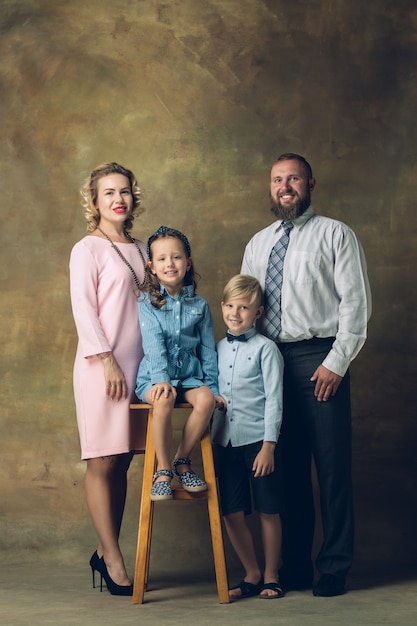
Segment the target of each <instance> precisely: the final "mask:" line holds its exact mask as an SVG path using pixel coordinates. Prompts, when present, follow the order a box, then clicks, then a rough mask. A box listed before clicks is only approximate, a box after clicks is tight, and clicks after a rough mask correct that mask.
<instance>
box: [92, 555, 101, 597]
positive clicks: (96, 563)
mask: <svg viewBox="0 0 417 626" xmlns="http://www.w3.org/2000/svg"><path fill="white" fill-rule="evenodd" d="M102 564H103V557H102V556H99V555H98V554H97V550H96V551H95V552H94V553H93V555H92V557H91V559H90V567H91V574H92V576H93V589H95V588H96V572H98V573H99V574H100V579H101V576H102V573H101V570H102V567H103V565H102Z"/></svg>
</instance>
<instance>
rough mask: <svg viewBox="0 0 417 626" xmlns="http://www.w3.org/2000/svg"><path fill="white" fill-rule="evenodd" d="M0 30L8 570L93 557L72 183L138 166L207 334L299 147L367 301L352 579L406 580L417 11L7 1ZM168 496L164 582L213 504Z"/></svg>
mask: <svg viewBox="0 0 417 626" xmlns="http://www.w3.org/2000/svg"><path fill="white" fill-rule="evenodd" d="M0 29H1V37H0V89H1V98H0V120H1V122H0V132H1V142H0V168H1V170H0V171H1V186H2V193H1V196H2V209H1V215H2V220H1V231H0V232H1V248H0V254H1V258H2V262H1V268H0V279H1V309H0V310H1V330H0V332H1V352H2V359H1V415H0V419H1V456H0V479H1V494H0V525H1V532H0V546H1V549H2V551H3V553H4V554H3V555H2V559H3V562H5V560H7V561H9V562H11V561H14V560H19V561H20V562H21V561H22V560H33V559H38V558H40V557H42V558H50V559H52V558H56V559H64V558H70V559H74V560H79V561H80V564H83V565H84V561H85V564H86V558H87V556H89V554H90V552H91V551H92V549H93V545H94V533H93V531H92V528H91V524H90V521H89V518H88V516H87V513H86V506H85V502H84V492H83V484H82V483H83V474H84V464H83V463H81V462H80V461H79V446H78V435H77V431H76V423H75V414H74V405H73V399H72V363H73V357H74V353H75V347H76V334H75V329H74V325H73V320H72V316H71V311H70V303H69V297H68V257H69V252H70V249H71V247H72V245H73V244H74V242H75V241H77V240H78V239H79V238H80V237H82V236H83V234H84V228H85V227H84V221H83V217H82V212H81V208H80V204H79V195H78V189H79V186H80V183H81V180H82V179H83V178H84V177H85V176H86V175H87V174H88V173H89V171H90V170H91V169H92V168H93V167H94V166H96V165H97V164H99V163H101V162H103V161H108V160H116V161H120V162H121V163H123V164H124V165H126V166H127V167H129V168H131V169H133V170H134V171H135V172H136V173H137V175H138V177H139V180H140V184H141V186H142V188H143V190H144V193H145V205H146V209H147V210H146V213H145V214H144V215H143V216H142V217H141V219H140V221H138V222H137V223H136V225H135V231H134V232H135V235H136V236H139V237H142V238H144V239H146V238H147V236H148V235H149V234H150V233H151V232H153V230H154V229H155V228H157V227H158V226H159V225H160V224H162V223H165V224H170V225H173V226H175V227H177V228H180V229H183V230H185V232H186V233H187V234H188V235H189V237H190V239H191V242H192V246H193V252H194V259H195V262H196V266H197V269H198V271H199V273H200V274H201V276H202V279H201V283H200V292H201V294H202V295H204V296H205V297H206V298H207V299H208V300H209V302H210V304H211V306H212V309H213V312H214V314H215V320H216V334H217V337H220V336H221V335H222V333H223V332H224V328H223V323H222V321H221V318H220V314H219V307H218V303H219V300H220V296H221V290H222V287H223V285H224V283H225V281H226V280H227V279H228V278H229V277H230V276H231V275H232V274H234V273H236V272H237V271H238V270H239V267H240V261H241V257H242V253H243V248H244V245H245V244H246V242H247V241H248V239H249V238H250V237H251V235H252V234H253V233H254V232H256V231H257V230H259V229H260V228H261V227H263V226H265V225H266V224H268V223H269V222H270V221H271V216H270V213H269V209H268V206H269V203H268V176H269V167H270V164H271V162H272V159H273V158H274V157H275V156H276V155H277V154H279V153H281V152H284V151H295V152H301V153H303V154H305V155H306V157H307V158H308V159H309V160H310V161H311V163H312V165H313V169H314V173H315V175H316V178H317V180H318V186H317V189H316V191H315V193H314V206H315V208H316V210H317V211H318V212H322V213H324V214H326V215H330V216H333V217H335V218H338V219H341V220H343V221H345V222H347V223H348V224H349V225H350V226H352V227H353V228H354V230H355V231H356V232H357V234H358V236H359V237H360V239H361V241H362V243H363V245H364V248H365V251H366V254H367V259H368V264H369V275H370V279H371V283H372V288H373V295H374V314H373V317H372V320H371V324H370V328H369V340H368V342H367V344H366V346H365V348H364V349H363V351H362V352H361V354H360V355H359V357H358V358H357V360H356V361H355V363H354V365H353V367H352V377H353V390H354V391H353V413H354V481H355V498H356V517H357V556H356V561H355V566H354V570H353V572H352V573H355V572H356V573H357V574H358V575H359V576H362V575H365V574H366V576H369V578H370V580H371V579H372V576H375V574H376V573H377V572H384V573H385V574H386V575H387V576H392V575H393V572H394V571H395V570H398V569H399V568H402V571H406V569H407V567H408V566H412V565H413V564H415V562H417V554H416V553H417V540H416V533H415V528H416V522H417V519H416V506H415V503H416V495H415V494H416V488H417V477H416V444H417V427H416V414H417V411H416V402H415V392H416V382H415V381H416V374H417V371H416V370H417V368H416V356H415V355H416V321H417V316H416V308H417V298H416V275H415V266H416V260H417V259H416V256H417V253H416V238H417V237H416V235H417V218H416V200H415V198H416V194H417V188H416V187H417V185H416V179H417V157H416V140H417V137H416V119H417V116H416V101H417V100H416V96H417V72H416V67H417V66H416V61H417V34H416V33H417V8H416V4H415V2H414V1H413V0H397V1H396V2H392V1H389V0H367V2H362V1H361V0H350V1H347V0H346V1H343V0H305V1H303V0H292V1H291V2H288V1H286V0H263V1H261V0H259V1H257V0H205V1H199V0H174V1H171V2H170V1H164V2H163V1H160V2H158V1H156V0H154V1H153V0H142V1H141V0H2V1H1V3H0ZM141 464H142V459H140V458H139V459H136V461H135V464H134V467H133V468H132V472H131V483H130V485H131V489H130V495H129V502H128V510H127V517H126V525H125V528H124V532H123V544H124V550H125V553H126V557H127V561H128V564H129V566H131V563H132V560H133V558H134V550H135V542H136V534H135V533H136V523H137V515H138V494H139V489H140V478H141V467H142V465H141ZM170 506H171V505H168V509H165V511H166V517H169V516H170V517H171V522H170V524H169V533H166V528H167V527H166V525H164V523H163V520H159V519H156V527H157V528H156V539H155V541H154V552H153V554H154V555H155V562H156V564H157V566H158V567H160V568H162V569H163V568H164V567H166V568H167V569H171V570H172V564H171V557H172V556H173V551H174V541H175V550H176V551H177V552H176V557H178V553H179V552H181V550H178V546H181V545H182V542H184V545H186V546H188V547H189V548H190V550H191V554H190V556H188V557H187V559H188V560H187V567H189V568H190V569H193V567H194V569H195V570H196V571H198V568H199V567H201V568H203V569H204V567H206V566H207V567H211V556H210V550H209V547H208V543H207V538H206V535H207V522H206V519H205V514H204V511H203V510H201V511H194V510H189V509H187V508H185V509H184V508H182V507H181V509H180V510H178V505H173V506H172V508H170V509H169V507H170ZM180 506H181V505H180ZM187 506H188V505H186V504H184V507H187ZM194 508H198V507H194ZM186 514H187V515H188V514H190V515H191V516H192V520H193V523H194V528H195V533H194V535H193V536H192V537H191V538H190V535H189V534H188V536H187V537H184V536H183V535H182V534H181V528H182V527H183V525H184V524H183V518H184V515H186ZM157 517H158V515H157ZM175 529H176V539H175V540H173V537H172V534H173V532H174V531H175ZM182 532H183V531H182ZM193 553H194V555H195V556H197V558H196V559H195V562H194V563H193V562H190V559H191V561H192V559H193ZM230 558H232V557H230ZM86 575H87V574H86Z"/></svg>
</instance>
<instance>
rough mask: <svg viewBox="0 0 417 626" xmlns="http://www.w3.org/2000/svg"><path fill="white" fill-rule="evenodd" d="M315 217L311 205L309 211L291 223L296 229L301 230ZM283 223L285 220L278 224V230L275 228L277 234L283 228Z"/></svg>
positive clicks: (279, 221)
mask: <svg viewBox="0 0 417 626" xmlns="http://www.w3.org/2000/svg"><path fill="white" fill-rule="evenodd" d="M313 215H314V211H313V207H312V206H311V205H310V206H309V207H308V209H307V211H305V212H304V213H303V214H302V215H300V217H296V218H295V220H291V221H292V223H293V224H294V227H295V228H297V229H301V228H303V226H304V225H305V224H307V222H308V220H310V219H311V218H312V217H313ZM283 221H284V220H278V221H277V222H276V228H275V232H276V233H277V232H278V231H279V229H280V228H281V226H282V222H283Z"/></svg>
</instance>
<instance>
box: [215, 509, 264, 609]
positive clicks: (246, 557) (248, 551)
mask: <svg viewBox="0 0 417 626" xmlns="http://www.w3.org/2000/svg"><path fill="white" fill-rule="evenodd" d="M223 519H224V523H225V526H226V530H227V534H228V536H229V539H230V542H231V544H232V546H233V548H234V549H235V551H236V554H237V555H238V557H239V559H240V562H241V563H242V565H243V567H244V570H245V577H244V580H245V581H246V582H248V583H252V584H253V585H257V584H258V583H259V581H260V578H261V570H260V568H259V564H258V561H257V559H256V554H255V546H254V544H253V539H252V534H251V532H250V530H249V527H248V525H247V524H246V520H245V514H244V513H243V511H239V512H237V513H231V514H230V515H225V516H224V518H223ZM240 595H241V591H240V589H231V590H230V591H229V596H230V597H231V598H238V597H240Z"/></svg>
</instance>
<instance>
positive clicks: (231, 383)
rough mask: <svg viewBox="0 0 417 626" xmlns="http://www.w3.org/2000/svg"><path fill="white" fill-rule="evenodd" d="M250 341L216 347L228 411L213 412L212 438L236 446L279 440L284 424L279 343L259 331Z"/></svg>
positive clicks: (251, 334) (224, 341) (224, 342)
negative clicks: (282, 424) (277, 344)
mask: <svg viewBox="0 0 417 626" xmlns="http://www.w3.org/2000/svg"><path fill="white" fill-rule="evenodd" d="M245 335H246V337H247V338H248V340H247V341H242V342H240V341H233V342H231V343H230V342H228V341H227V339H222V340H221V341H219V343H218V344H217V352H218V360H219V391H220V395H221V396H223V398H224V399H225V400H226V403H227V412H226V413H225V412H224V411H219V410H218V409H216V410H215V412H214V417H213V423H212V431H211V432H212V439H213V441H214V442H215V443H218V444H220V445H222V446H227V444H228V443H229V441H230V443H231V445H232V446H233V447H235V446H244V445H248V444H250V443H255V442H257V441H274V442H277V441H278V437H279V432H280V428H281V422H282V386H283V372H284V360H283V358H282V356H281V353H280V351H279V350H278V348H277V346H276V344H275V343H274V342H273V341H272V340H271V339H268V338H267V337H264V336H263V335H260V334H258V333H257V332H256V329H255V328H252V329H250V330H249V331H247V332H246V333H245Z"/></svg>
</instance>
